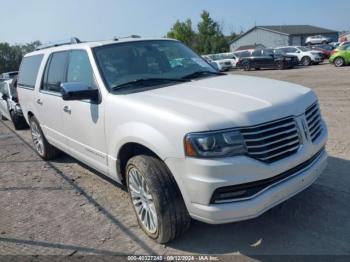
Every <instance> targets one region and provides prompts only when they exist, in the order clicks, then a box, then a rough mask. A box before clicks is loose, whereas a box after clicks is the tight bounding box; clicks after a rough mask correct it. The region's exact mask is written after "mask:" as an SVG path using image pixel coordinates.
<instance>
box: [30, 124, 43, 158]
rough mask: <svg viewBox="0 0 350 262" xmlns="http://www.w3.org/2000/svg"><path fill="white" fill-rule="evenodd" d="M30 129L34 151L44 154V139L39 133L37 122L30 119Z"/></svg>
mask: <svg viewBox="0 0 350 262" xmlns="http://www.w3.org/2000/svg"><path fill="white" fill-rule="evenodd" d="M30 131H31V133H32V139H33V143H34V147H35V149H36V151H37V152H38V153H39V155H41V156H43V155H44V140H43V137H42V135H41V133H40V130H39V127H38V125H37V123H35V122H34V121H32V122H31V123H30Z"/></svg>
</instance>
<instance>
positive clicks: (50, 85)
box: [43, 52, 68, 92]
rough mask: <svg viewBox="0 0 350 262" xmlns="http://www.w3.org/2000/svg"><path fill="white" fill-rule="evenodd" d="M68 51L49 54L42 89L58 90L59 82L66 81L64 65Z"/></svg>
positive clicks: (59, 89)
mask: <svg viewBox="0 0 350 262" xmlns="http://www.w3.org/2000/svg"><path fill="white" fill-rule="evenodd" d="M67 58H68V52H59V53H54V54H52V55H51V57H50V59H49V61H48V63H47V65H46V68H45V73H44V82H43V89H44V90H47V91H53V92H60V91H61V87H60V85H61V83H64V82H66V66H67Z"/></svg>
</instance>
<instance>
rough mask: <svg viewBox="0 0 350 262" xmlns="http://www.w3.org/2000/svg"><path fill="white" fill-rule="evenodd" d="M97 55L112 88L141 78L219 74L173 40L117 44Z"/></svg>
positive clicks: (96, 52)
mask: <svg viewBox="0 0 350 262" xmlns="http://www.w3.org/2000/svg"><path fill="white" fill-rule="evenodd" d="M94 53H95V57H96V61H97V63H98V65H99V69H100V72H101V74H102V76H103V78H104V80H105V83H106V85H107V88H108V89H113V88H114V87H116V86H120V85H123V84H125V83H129V82H132V81H135V80H140V79H161V78H164V79H181V78H183V77H185V76H188V75H191V74H193V73H195V72H198V71H209V72H213V73H216V72H217V71H216V70H215V69H214V68H213V67H212V66H210V65H209V64H208V63H207V62H206V61H205V60H204V59H203V58H201V57H200V56H198V55H197V54H196V53H194V52H193V51H192V50H191V49H190V48H188V47H186V46H185V45H184V44H182V43H180V42H177V41H171V40H154V41H134V42H125V43H116V44H112V45H105V46H101V47H96V48H94ZM203 76H204V75H203ZM206 76H210V74H208V75H206ZM159 83H162V82H159Z"/></svg>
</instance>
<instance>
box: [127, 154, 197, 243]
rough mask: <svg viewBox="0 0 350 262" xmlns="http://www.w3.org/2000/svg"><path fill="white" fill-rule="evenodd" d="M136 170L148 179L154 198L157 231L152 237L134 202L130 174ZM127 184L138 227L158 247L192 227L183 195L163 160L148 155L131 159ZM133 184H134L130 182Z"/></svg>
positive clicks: (147, 182)
mask: <svg viewBox="0 0 350 262" xmlns="http://www.w3.org/2000/svg"><path fill="white" fill-rule="evenodd" d="M135 169H136V170H137V171H138V172H139V174H140V175H141V176H142V178H143V179H145V182H146V185H147V186H148V188H149V192H150V194H151V196H152V199H153V200H152V203H153V204H154V206H155V210H156V214H157V227H156V228H157V229H156V231H155V232H154V233H150V232H149V231H148V230H147V228H146V227H145V226H144V224H143V223H142V221H141V219H140V217H139V215H138V213H137V210H136V207H135V205H136V204H135V205H134V204H133V201H132V194H131V189H130V177H131V176H132V175H131V174H132V172H130V171H131V170H135ZM126 181H127V186H128V192H129V197H130V200H131V204H132V206H133V208H134V211H135V215H136V217H137V220H138V223H139V225H140V227H141V228H142V229H143V231H144V232H145V233H146V234H147V235H148V236H149V237H150V238H152V239H154V240H156V241H157V242H158V243H167V242H169V241H171V240H173V239H175V238H177V237H179V236H180V235H182V234H183V233H184V232H185V231H186V230H187V229H188V228H189V226H190V222H191V218H190V216H189V214H188V212H187V208H186V206H185V203H184V200H183V198H182V195H181V192H180V190H179V188H178V186H177V184H176V182H175V179H174V177H173V175H172V174H171V173H170V170H169V169H168V168H167V166H166V165H165V164H164V162H162V161H161V160H159V159H157V158H155V157H153V156H148V155H138V156H135V157H132V158H131V159H130V160H129V161H128V163H127V166H126ZM131 183H132V182H131Z"/></svg>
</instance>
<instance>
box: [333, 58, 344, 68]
mask: <svg viewBox="0 0 350 262" xmlns="http://www.w3.org/2000/svg"><path fill="white" fill-rule="evenodd" d="M333 64H334V65H335V66H336V67H342V66H344V65H345V60H344V58H342V57H337V58H336V59H334V61H333Z"/></svg>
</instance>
